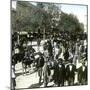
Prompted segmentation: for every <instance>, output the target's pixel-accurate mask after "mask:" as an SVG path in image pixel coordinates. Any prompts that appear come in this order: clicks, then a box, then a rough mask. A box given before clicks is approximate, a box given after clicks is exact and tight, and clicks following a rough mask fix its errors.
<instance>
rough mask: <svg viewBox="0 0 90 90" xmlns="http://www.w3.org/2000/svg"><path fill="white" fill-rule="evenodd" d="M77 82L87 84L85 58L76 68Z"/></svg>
mask: <svg viewBox="0 0 90 90" xmlns="http://www.w3.org/2000/svg"><path fill="white" fill-rule="evenodd" d="M78 82H79V84H80V85H85V84H87V66H86V65H85V60H83V61H82V65H81V66H80V67H79V69H78Z"/></svg>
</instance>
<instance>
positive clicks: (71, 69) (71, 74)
mask: <svg viewBox="0 0 90 90" xmlns="http://www.w3.org/2000/svg"><path fill="white" fill-rule="evenodd" d="M72 61H73V60H72V59H71V60H70V63H69V64H68V65H67V66H66V79H67V81H68V85H69V86H71V85H74V79H75V72H76V66H75V65H74V64H73V63H72Z"/></svg>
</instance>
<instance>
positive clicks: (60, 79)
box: [57, 58, 66, 86]
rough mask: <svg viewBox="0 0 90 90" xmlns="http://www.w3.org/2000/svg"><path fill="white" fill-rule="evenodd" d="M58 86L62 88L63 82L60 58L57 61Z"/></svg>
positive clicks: (63, 70)
mask: <svg viewBox="0 0 90 90" xmlns="http://www.w3.org/2000/svg"><path fill="white" fill-rule="evenodd" d="M57 73H58V74H57V77H58V86H64V80H65V75H66V74H65V65H64V64H63V60H62V59H61V58H60V59H59V61H58V72H57Z"/></svg>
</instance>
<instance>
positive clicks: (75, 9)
mask: <svg viewBox="0 0 90 90" xmlns="http://www.w3.org/2000/svg"><path fill="white" fill-rule="evenodd" d="M30 3H31V4H33V5H36V3H35V2H30ZM57 5H58V6H59V7H60V4H57ZM12 7H13V8H16V1H12ZM61 10H62V11H63V12H65V13H68V14H70V13H72V14H74V15H75V16H77V18H78V19H79V22H80V23H83V24H84V28H85V31H87V6H85V5H71V4H61Z"/></svg>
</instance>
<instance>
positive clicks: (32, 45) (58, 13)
mask: <svg viewBox="0 0 90 90" xmlns="http://www.w3.org/2000/svg"><path fill="white" fill-rule="evenodd" d="M83 85H88V5H83V4H69V3H68V4H66V3H52V2H36V1H28V0H27V1H24V0H23V1H22V0H20V1H19V0H12V1H11V89H12V90H24V89H25V90H26V89H27V90H29V89H34V88H50V87H67V86H83Z"/></svg>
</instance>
